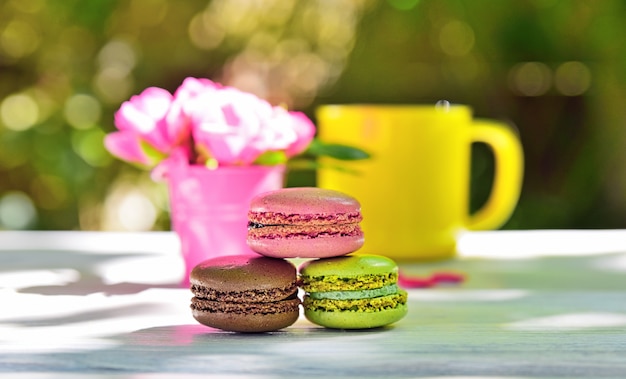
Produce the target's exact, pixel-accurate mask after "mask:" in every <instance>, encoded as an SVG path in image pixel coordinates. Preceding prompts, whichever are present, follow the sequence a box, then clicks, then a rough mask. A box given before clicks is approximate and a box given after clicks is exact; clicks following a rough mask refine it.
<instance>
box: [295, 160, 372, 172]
mask: <svg viewBox="0 0 626 379" xmlns="http://www.w3.org/2000/svg"><path fill="white" fill-rule="evenodd" d="M287 168H288V169H289V170H291V171H294V170H311V171H312V170H319V169H329V170H335V171H339V172H345V173H347V174H352V175H359V174H361V171H360V170H355V169H352V168H347V167H345V166H343V165H341V164H327V163H324V164H322V163H320V162H318V161H312V160H310V159H291V160H289V162H287Z"/></svg>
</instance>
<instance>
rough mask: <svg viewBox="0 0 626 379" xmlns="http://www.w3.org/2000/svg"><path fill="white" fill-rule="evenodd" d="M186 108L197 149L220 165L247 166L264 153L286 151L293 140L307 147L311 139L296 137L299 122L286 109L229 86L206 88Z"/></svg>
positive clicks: (297, 135) (292, 144)
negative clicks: (301, 139) (273, 105)
mask: <svg viewBox="0 0 626 379" xmlns="http://www.w3.org/2000/svg"><path fill="white" fill-rule="evenodd" d="M185 111H186V112H187V113H188V115H189V117H190V119H191V125H192V134H193V138H194V142H195V143H196V146H197V150H198V151H199V152H200V154H201V155H202V156H204V157H206V158H207V159H212V160H214V161H216V162H217V163H218V164H220V165H250V164H253V163H254V161H255V160H256V159H257V158H258V157H259V156H261V155H262V154H263V153H265V152H269V151H272V152H277V151H286V150H287V149H289V148H291V147H292V146H295V144H296V142H302V143H301V145H302V146H304V147H306V146H305V145H308V143H309V142H310V139H309V140H307V141H300V140H299V139H298V138H299V136H300V134H298V132H297V131H298V129H297V126H298V125H299V123H296V122H294V119H293V118H292V116H291V115H290V114H289V113H288V112H287V111H285V110H284V109H282V108H279V107H272V106H271V105H270V104H269V103H268V102H267V101H265V100H262V99H259V98H257V97H256V96H254V95H252V94H249V93H246V92H242V91H239V90H237V89H235V88H232V87H222V88H219V89H215V88H207V90H206V91H204V92H203V93H200V94H198V95H197V96H196V97H195V98H193V99H192V100H191V101H189V102H188V104H187V105H186V106H185ZM311 125H312V124H311ZM300 129H301V130H305V129H306V127H304V128H300ZM302 134H308V132H304V133H302ZM303 138H304V139H306V138H308V137H303ZM295 151H296V150H294V152H295Z"/></svg>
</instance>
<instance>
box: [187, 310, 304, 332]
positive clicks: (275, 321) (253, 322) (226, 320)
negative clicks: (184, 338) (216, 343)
mask: <svg viewBox="0 0 626 379" xmlns="http://www.w3.org/2000/svg"><path fill="white" fill-rule="evenodd" d="M192 315H193V317H194V318H195V319H196V320H197V321H198V322H199V323H201V324H203V325H206V326H209V327H212V328H217V329H221V330H225V331H230V332H240V333H265V332H272V331H275V330H280V329H283V328H286V327H288V326H290V325H292V324H293V323H295V322H296V321H297V320H298V317H299V315H300V313H299V311H298V310H297V307H296V311H292V312H282V313H268V314H247V313H233V312H207V311H201V310H193V311H192Z"/></svg>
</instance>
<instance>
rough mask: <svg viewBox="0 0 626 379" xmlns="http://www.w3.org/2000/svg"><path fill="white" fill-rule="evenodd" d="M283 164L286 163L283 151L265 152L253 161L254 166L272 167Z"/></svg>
mask: <svg viewBox="0 0 626 379" xmlns="http://www.w3.org/2000/svg"><path fill="white" fill-rule="evenodd" d="M285 162H287V155H285V152H284V151H266V152H265V153H263V154H261V155H260V156H259V157H258V158H257V159H256V160H255V161H254V164H258V165H263V166H273V165H277V164H283V163H285Z"/></svg>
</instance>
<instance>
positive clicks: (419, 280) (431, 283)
mask: <svg viewBox="0 0 626 379" xmlns="http://www.w3.org/2000/svg"><path fill="white" fill-rule="evenodd" d="M464 281H465V275H463V274H459V273H454V272H436V273H434V274H432V275H430V276H428V277H417V276H407V275H404V274H403V273H402V272H399V273H398V284H399V285H400V287H403V288H430V287H435V286H437V285H440V284H460V283H462V282H464Z"/></svg>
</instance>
